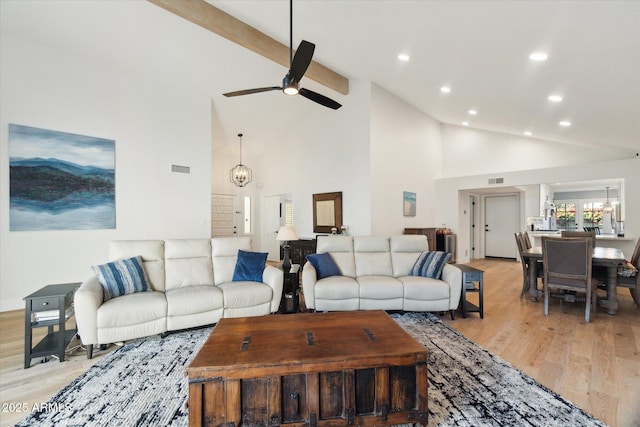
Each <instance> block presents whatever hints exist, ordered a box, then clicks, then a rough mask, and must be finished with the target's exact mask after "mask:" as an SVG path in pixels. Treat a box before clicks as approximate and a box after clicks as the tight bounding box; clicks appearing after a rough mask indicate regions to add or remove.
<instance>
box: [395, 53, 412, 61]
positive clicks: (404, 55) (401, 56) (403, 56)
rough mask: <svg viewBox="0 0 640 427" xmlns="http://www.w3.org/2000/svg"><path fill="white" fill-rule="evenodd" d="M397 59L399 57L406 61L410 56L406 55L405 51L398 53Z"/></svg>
mask: <svg viewBox="0 0 640 427" xmlns="http://www.w3.org/2000/svg"><path fill="white" fill-rule="evenodd" d="M398 59H399V60H400V61H408V60H409V59H411V58H410V57H409V55H407V54H406V53H401V54H400V55H398Z"/></svg>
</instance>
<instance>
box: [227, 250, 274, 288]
mask: <svg viewBox="0 0 640 427" xmlns="http://www.w3.org/2000/svg"><path fill="white" fill-rule="evenodd" d="M267 255H269V254H268V253H266V252H265V253H263V252H247V251H243V250H242V249H238V260H237V261H236V268H235V270H233V279H232V280H233V281H234V282H262V272H263V271H264V267H265V265H266V264H267Z"/></svg>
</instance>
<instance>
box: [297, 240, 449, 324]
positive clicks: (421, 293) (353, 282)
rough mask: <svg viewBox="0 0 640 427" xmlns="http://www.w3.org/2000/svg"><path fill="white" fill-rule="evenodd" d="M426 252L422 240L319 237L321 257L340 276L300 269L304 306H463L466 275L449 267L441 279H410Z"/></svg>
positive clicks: (310, 267)
mask: <svg viewBox="0 0 640 427" xmlns="http://www.w3.org/2000/svg"><path fill="white" fill-rule="evenodd" d="M426 250H428V246H427V238H426V236H421V235H400V236H392V237H390V238H389V237H376V236H355V237H352V236H318V237H317V249H316V252H317V253H329V254H330V255H331V258H332V259H333V260H334V261H335V263H336V264H337V266H338V268H339V269H340V273H341V275H338V276H330V277H325V278H322V279H320V280H318V278H317V277H318V276H317V272H316V269H315V267H314V266H313V265H312V263H310V262H307V263H306V264H305V265H304V268H303V269H302V289H303V293H304V301H305V304H306V306H307V308H309V309H313V310H316V311H345V310H379V309H382V310H392V311H393V310H401V311H438V312H443V311H449V312H450V313H451V318H452V319H453V318H454V312H455V310H456V308H457V307H458V303H459V301H460V294H461V292H462V272H461V271H460V269H459V268H457V267H455V265H451V264H446V265H445V266H444V268H443V270H442V277H441V279H440V280H438V279H432V278H428V277H422V276H411V275H410V274H411V269H412V267H413V265H414V264H415V262H416V260H417V259H418V257H419V256H420V254H421V253H422V252H424V251H426Z"/></svg>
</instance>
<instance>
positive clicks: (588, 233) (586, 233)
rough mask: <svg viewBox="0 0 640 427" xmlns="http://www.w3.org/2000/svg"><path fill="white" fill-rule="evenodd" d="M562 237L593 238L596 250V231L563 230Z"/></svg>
mask: <svg viewBox="0 0 640 427" xmlns="http://www.w3.org/2000/svg"><path fill="white" fill-rule="evenodd" d="M560 235H561V236H562V237H591V239H592V242H593V244H592V248H595V247H596V246H597V245H596V232H595V231H593V230H592V231H570V230H562V231H561V232H560Z"/></svg>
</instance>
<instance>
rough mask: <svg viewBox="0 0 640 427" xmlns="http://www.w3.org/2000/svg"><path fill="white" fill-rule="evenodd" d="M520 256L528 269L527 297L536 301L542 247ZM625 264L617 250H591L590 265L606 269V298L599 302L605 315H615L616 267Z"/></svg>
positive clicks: (599, 247) (527, 251)
mask: <svg viewBox="0 0 640 427" xmlns="http://www.w3.org/2000/svg"><path fill="white" fill-rule="evenodd" d="M520 256H521V257H523V258H526V259H527V263H528V265H529V266H530V267H529V269H528V270H529V277H528V280H529V296H530V297H531V301H538V297H539V296H540V295H541V292H542V291H540V290H539V289H538V264H541V263H538V260H542V247H540V246H534V247H532V248H529V249H525V250H524V251H522V252H521V253H520ZM624 262H625V257H624V253H623V252H622V250H621V249H619V248H607V247H602V246H596V247H595V248H593V254H592V257H591V264H592V265H593V266H603V267H606V268H607V298H606V299H603V300H601V301H600V305H601V306H602V307H605V308H606V309H607V313H609V314H616V311H617V310H618V299H617V297H616V286H617V284H618V266H620V265H622V264H623V263H624Z"/></svg>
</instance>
